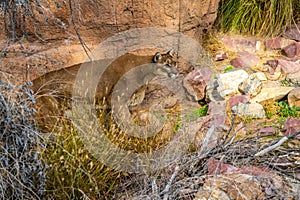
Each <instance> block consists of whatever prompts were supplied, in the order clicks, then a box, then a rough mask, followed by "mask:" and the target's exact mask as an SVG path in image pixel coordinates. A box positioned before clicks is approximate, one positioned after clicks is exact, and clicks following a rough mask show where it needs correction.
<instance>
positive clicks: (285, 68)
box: [278, 59, 300, 74]
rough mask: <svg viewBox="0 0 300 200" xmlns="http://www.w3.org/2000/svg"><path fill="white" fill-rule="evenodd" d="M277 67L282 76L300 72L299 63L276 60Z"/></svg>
mask: <svg viewBox="0 0 300 200" xmlns="http://www.w3.org/2000/svg"><path fill="white" fill-rule="evenodd" d="M278 65H279V66H280V67H281V72H282V73H284V74H289V73H295V72H298V71H299V70H300V62H298V61H289V60H284V59H278Z"/></svg>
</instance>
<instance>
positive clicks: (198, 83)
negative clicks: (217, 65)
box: [183, 67, 212, 101]
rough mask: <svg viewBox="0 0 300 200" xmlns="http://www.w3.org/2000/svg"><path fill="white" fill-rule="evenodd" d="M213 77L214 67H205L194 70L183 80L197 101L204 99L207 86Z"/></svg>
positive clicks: (185, 86) (187, 89)
mask: <svg viewBox="0 0 300 200" xmlns="http://www.w3.org/2000/svg"><path fill="white" fill-rule="evenodd" d="M211 78H212V69H211V68H210V67H203V68H200V69H196V70H193V71H192V72H190V73H189V74H188V75H187V76H186V77H185V78H184V80H183V86H184V88H185V89H186V91H187V92H188V93H189V94H190V95H191V96H192V97H193V98H194V100H195V101H199V100H202V99H204V97H205V88H206V85H207V83H208V82H209V81H210V80H211Z"/></svg>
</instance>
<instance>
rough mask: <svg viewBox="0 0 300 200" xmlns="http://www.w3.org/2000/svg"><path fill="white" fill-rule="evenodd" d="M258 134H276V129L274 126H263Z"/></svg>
mask: <svg viewBox="0 0 300 200" xmlns="http://www.w3.org/2000/svg"><path fill="white" fill-rule="evenodd" d="M258 135H264V136H268V135H275V129H274V127H271V126H270V127H262V128H260V129H259V130H258Z"/></svg>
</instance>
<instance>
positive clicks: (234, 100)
mask: <svg viewBox="0 0 300 200" xmlns="http://www.w3.org/2000/svg"><path fill="white" fill-rule="evenodd" d="M247 102H248V96H247V95H236V96H233V97H231V98H230V99H229V100H228V101H227V105H228V106H229V108H230V109H231V108H232V107H234V106H237V105H238V104H240V103H247Z"/></svg>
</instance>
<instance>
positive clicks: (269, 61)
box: [267, 60, 278, 69]
mask: <svg viewBox="0 0 300 200" xmlns="http://www.w3.org/2000/svg"><path fill="white" fill-rule="evenodd" d="M267 65H269V66H270V67H272V68H273V69H276V68H277V66H278V60H268V61H267Z"/></svg>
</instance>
